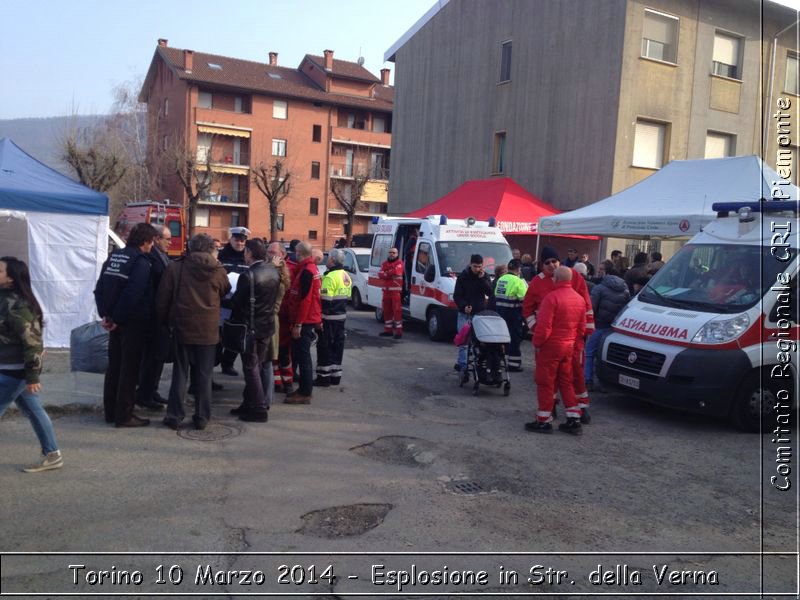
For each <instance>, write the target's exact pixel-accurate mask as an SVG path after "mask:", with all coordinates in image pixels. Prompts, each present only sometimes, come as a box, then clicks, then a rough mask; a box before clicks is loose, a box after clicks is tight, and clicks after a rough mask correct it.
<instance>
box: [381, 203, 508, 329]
mask: <svg viewBox="0 0 800 600" xmlns="http://www.w3.org/2000/svg"><path fill="white" fill-rule="evenodd" d="M369 231H370V233H372V234H374V237H373V240H372V252H371V255H370V262H369V282H368V287H367V298H368V303H369V304H371V305H372V306H376V307H377V309H376V311H375V318H376V319H377V320H378V321H379V322H381V323H383V312H382V309H381V300H382V293H383V292H382V289H381V280H380V279H379V278H378V271H379V270H380V267H381V264H382V263H383V261H385V260H386V257H387V256H388V253H389V248H397V249H398V250H399V251H400V260H403V267H404V270H405V285H404V291H403V318H405V319H414V320H417V321H424V322H425V323H426V324H427V326H428V335H429V336H430V338H431V339H432V340H444V339H447V337H448V336H450V337H451V338H452V335H455V328H456V314H457V310H456V305H455V302H453V291H454V290H455V287H456V277H457V276H458V274H459V273H461V271H462V270H463V269H464V268H465V267H467V266H468V265H469V260H470V256H471V255H473V254H480V255H481V256H483V263H484V268H485V270H486V272H487V273H488V274H489V275H494V267H495V265H499V264H508V261H510V260H511V248H510V247H509V245H508V242H506V239H505V238H504V237H503V234H502V232H501V231H500V229H498V228H497V227H496V226H495V223H494V219H490V220H489V221H477V220H475V219H474V218H472V217H469V218H467V219H464V220H458V221H456V220H454V219H449V220H448V218H447V216H445V215H432V216H429V217H426V218H424V219H418V218H417V219H411V218H406V217H384V218H378V217H376V218H374V219H373V221H372V223H371V224H370V227H369Z"/></svg>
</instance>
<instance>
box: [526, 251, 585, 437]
mask: <svg viewBox="0 0 800 600" xmlns="http://www.w3.org/2000/svg"><path fill="white" fill-rule="evenodd" d="M553 279H554V285H555V287H554V289H553V291H551V292H550V293H549V294H547V295H546V296H545V297H544V300H542V303H541V305H540V306H539V311H538V316H537V319H536V329H535V330H534V333H533V347H534V349H535V353H536V375H535V381H536V396H537V398H538V399H539V408H538V409H537V411H536V420H535V421H532V422H530V423H526V424H525V429H526V430H528V431H534V432H537V433H550V432H552V431H553V425H552V424H551V422H552V420H553V405H554V404H555V400H554V396H555V391H556V387H557V388H558V391H560V392H561V399H562V401H563V402H564V408H565V411H566V416H567V420H566V422H564V423H561V424H560V425H559V426H558V428H559V430H561V431H565V432H567V433H571V434H573V435H580V434H581V420H580V419H581V409H580V408H579V407H578V399H577V398H576V397H575V392H574V390H573V388H572V364H573V361H572V356H573V351H574V346H575V340H576V339H582V338H583V336H584V335H585V332H586V304H585V303H584V300H583V298H581V296H580V294H578V293H577V292H576V291H575V290H573V289H572V284H571V283H570V280H571V279H573V271H572V269H570V268H569V267H558V268H557V269H556V270H555V274H554V276H553Z"/></svg>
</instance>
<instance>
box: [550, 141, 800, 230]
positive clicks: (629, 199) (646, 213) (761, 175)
mask: <svg viewBox="0 0 800 600" xmlns="http://www.w3.org/2000/svg"><path fill="white" fill-rule="evenodd" d="M761 198H764V199H766V200H781V199H797V198H798V188H797V187H795V186H794V185H792V184H791V183H790V182H789V181H787V180H785V179H782V178H781V177H780V176H779V175H778V173H776V172H775V171H774V170H773V169H771V168H770V167H769V166H767V165H766V164H764V162H763V161H762V160H761V159H760V158H759V157H758V156H737V157H732V158H710V159H701V160H676V161H672V162H670V163H668V164H666V165H665V166H664V167H662V168H661V169H660V170H658V171H656V172H655V173H653V174H652V175H650V176H649V177H647V178H646V179H644V180H642V181H640V182H639V183H637V184H635V185H632V186H631V187H629V188H627V189H625V190H622V191H621V192H618V193H616V194H614V195H613V196H609V197H608V198H605V199H603V200H599V201H598V202H595V203H594V204H590V205H588V206H584V207H583V208H579V209H577V210H573V211H570V212H566V213H561V214H558V215H553V216H550V217H544V218H542V219H540V220H539V231H540V232H541V233H563V234H570V233H572V234H585V235H602V236H609V237H618V238H638V239H642V238H662V239H664V238H667V239H668V238H689V237H691V236H693V235H695V234H696V233H698V232H699V231H700V230H701V229H702V228H703V226H704V225H706V224H707V223H709V222H710V221H712V220H713V219H714V218H715V217H716V214H715V213H714V211H712V210H711V205H712V204H713V203H714V202H744V201H750V202H752V201H754V200H760V199H761Z"/></svg>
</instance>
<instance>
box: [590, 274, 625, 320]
mask: <svg viewBox="0 0 800 600" xmlns="http://www.w3.org/2000/svg"><path fill="white" fill-rule="evenodd" d="M630 299H631V294H630V291H629V290H628V285H627V284H626V283H625V280H624V279H622V277H617V276H616V275H606V276H605V277H603V279H601V280H600V283H598V284H597V285H595V286H594V288H592V308H593V309H594V321H595V324H596V325H597V328H598V329H608V328H609V327H611V323H612V322H613V321H614V319H616V318H617V315H618V314H619V311H621V310H622V307H623V306H625V305H626V304H627V303H628V300H630Z"/></svg>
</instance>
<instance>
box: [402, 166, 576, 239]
mask: <svg viewBox="0 0 800 600" xmlns="http://www.w3.org/2000/svg"><path fill="white" fill-rule="evenodd" d="M560 212H561V211H560V210H558V209H556V208H554V207H553V206H551V205H550V204H548V203H547V202H545V201H544V200H542V199H541V198H537V197H536V196H534V195H533V194H531V193H530V192H529V191H528V190H526V189H525V188H523V187H522V186H521V185H519V184H518V183H517V182H516V181H514V180H513V179H511V177H495V178H492V179H474V180H472V181H467V182H465V183H464V184H462V185H460V186H458V187H457V188H456V189H454V190H453V191H452V192H450V193H449V194H447V195H445V196H442V197H441V198H439V199H438V200H436V201H435V202H432V203H431V204H428V205H427V206H423V207H422V208H419V209H417V210H415V211H414V212H410V213H408V214H407V215H406V216H408V217H426V216H428V215H447V216H448V217H449V218H451V219H466V218H467V217H475V218H476V219H478V220H479V221H487V220H488V219H489V218H490V217H494V218H495V219H496V220H497V227H499V228H500V231H502V232H503V233H504V234H506V235H509V234H512V235H513V234H532V233H533V234H535V233H536V229H537V224H538V222H539V219H540V218H542V217H549V216H551V215H557V214H558V213H560Z"/></svg>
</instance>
